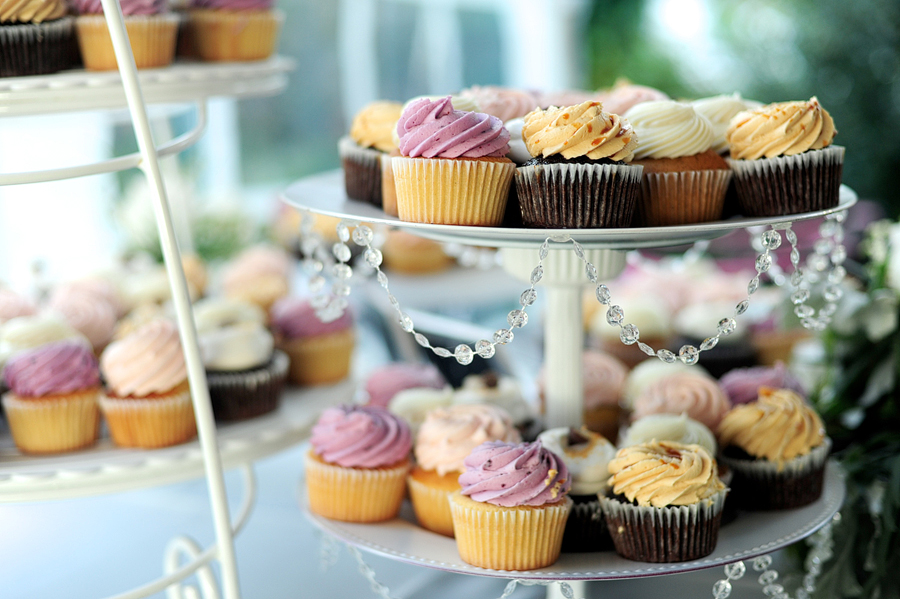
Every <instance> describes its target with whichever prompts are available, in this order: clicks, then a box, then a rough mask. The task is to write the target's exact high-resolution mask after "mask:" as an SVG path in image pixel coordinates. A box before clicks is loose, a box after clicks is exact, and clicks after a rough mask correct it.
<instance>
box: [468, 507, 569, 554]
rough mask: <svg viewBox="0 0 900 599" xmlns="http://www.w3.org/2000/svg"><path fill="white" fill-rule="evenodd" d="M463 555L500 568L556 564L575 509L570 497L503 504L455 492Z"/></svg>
mask: <svg viewBox="0 0 900 599" xmlns="http://www.w3.org/2000/svg"><path fill="white" fill-rule="evenodd" d="M450 508H451V510H452V512H453V529H454V532H455V533H456V547H457V549H458V550H459V556H460V557H461V558H462V559H463V561H465V562H466V563H467V564H471V565H473V566H478V567H480V568H491V569H494V570H536V569H538V568H544V567H546V566H549V565H551V564H553V563H554V562H555V561H556V560H557V559H558V558H559V553H560V549H561V547H562V539H563V531H564V530H565V528H566V520H567V519H568V517H569V512H570V511H571V509H572V500H571V499H570V498H569V497H565V498H563V500H562V501H558V502H556V503H549V504H545V505H542V506H535V507H532V506H520V507H499V506H496V505H492V504H490V503H481V502H478V501H475V500H473V499H471V498H469V497H466V496H464V495H462V494H460V493H454V494H453V495H451V496H450Z"/></svg>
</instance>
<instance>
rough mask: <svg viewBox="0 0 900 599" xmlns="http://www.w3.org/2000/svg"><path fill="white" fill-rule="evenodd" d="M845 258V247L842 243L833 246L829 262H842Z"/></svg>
mask: <svg viewBox="0 0 900 599" xmlns="http://www.w3.org/2000/svg"><path fill="white" fill-rule="evenodd" d="M846 259H847V248H845V247H844V246H842V245H839V246H837V247H836V248H834V251H833V252H831V262H832V263H834V264H843V263H844V261H845V260H846Z"/></svg>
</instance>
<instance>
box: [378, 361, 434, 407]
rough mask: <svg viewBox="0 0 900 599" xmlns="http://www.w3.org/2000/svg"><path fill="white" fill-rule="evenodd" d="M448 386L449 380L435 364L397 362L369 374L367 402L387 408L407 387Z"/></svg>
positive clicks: (432, 387) (429, 387)
mask: <svg viewBox="0 0 900 599" xmlns="http://www.w3.org/2000/svg"><path fill="white" fill-rule="evenodd" d="M446 386H447V381H446V380H445V379H444V376H443V375H442V374H441V371H440V370H438V369H437V367H436V366H434V365H433V364H429V363H415V364H414V363H411V362H396V363H394V364H387V365H386V366H382V367H381V368H378V369H377V370H374V371H373V372H372V373H370V374H369V377H368V378H367V379H366V384H365V390H366V396H367V402H366V403H367V405H370V406H378V407H379V408H387V407H388V405H389V404H390V403H391V400H392V399H393V398H394V396H395V395H397V394H398V393H400V392H401V391H404V390H406V389H419V388H422V387H426V388H428V389H443V388H444V387H446Z"/></svg>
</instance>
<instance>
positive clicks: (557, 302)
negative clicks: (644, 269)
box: [503, 244, 625, 428]
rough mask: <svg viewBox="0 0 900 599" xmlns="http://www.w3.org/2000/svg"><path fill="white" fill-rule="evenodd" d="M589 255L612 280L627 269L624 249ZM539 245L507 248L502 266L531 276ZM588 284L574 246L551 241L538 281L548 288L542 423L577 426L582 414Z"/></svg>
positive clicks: (587, 252) (600, 274) (589, 252)
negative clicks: (584, 313) (584, 292)
mask: <svg viewBox="0 0 900 599" xmlns="http://www.w3.org/2000/svg"><path fill="white" fill-rule="evenodd" d="M584 254H585V259H587V260H588V261H589V262H591V263H592V264H593V265H594V266H596V267H597V274H598V277H599V278H600V279H611V278H613V277H615V276H616V275H618V274H619V273H620V272H622V270H623V269H624V268H625V252H623V251H619V250H605V249H600V250H585V252H584ZM538 259H539V254H538V250H537V249H527V250H526V249H513V248H504V249H503V265H504V268H505V269H506V270H507V271H508V272H509V273H510V274H512V275H513V276H515V277H517V278H520V279H522V280H523V281H529V279H530V276H531V271H532V270H533V269H534V267H535V266H537V263H538ZM587 283H588V279H587V275H586V274H585V270H584V263H583V262H582V261H581V259H580V258H578V256H576V255H575V252H574V251H573V250H572V247H571V245H569V244H564V245H562V244H561V245H560V246H559V247H558V249H553V248H552V246H551V250H550V253H549V254H548V256H547V258H546V259H545V260H544V277H543V279H542V280H541V283H540V286H543V288H544V289H545V290H546V291H547V304H546V307H545V310H546V313H545V314H544V426H545V427H546V428H555V427H560V426H574V427H579V426H581V425H582V423H583V414H584V380H583V378H582V376H583V372H582V359H581V354H582V352H583V351H584V323H583V320H582V290H583V288H584V285H586V284H587Z"/></svg>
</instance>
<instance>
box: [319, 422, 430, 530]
mask: <svg viewBox="0 0 900 599" xmlns="http://www.w3.org/2000/svg"><path fill="white" fill-rule="evenodd" d="M310 445H311V446H312V447H311V448H310V450H309V452H307V454H306V457H305V460H304V463H305V467H306V490H307V493H308V497H309V509H310V511H312V512H313V513H316V514H319V515H320V516H325V517H326V518H331V519H333V520H343V521H345V522H381V521H383V520H390V519H391V518H393V517H394V516H396V515H397V512H398V511H399V510H400V503H401V502H402V501H403V495H404V492H405V486H406V474H407V472H408V471H409V468H410V460H409V452H410V449H412V436H411V435H410V432H409V427H408V426H407V425H406V423H405V422H404V421H403V420H402V419H400V418H398V417H397V416H394V415H393V414H391V413H389V412H388V411H387V410H385V409H382V408H376V407H374V406H346V405H345V406H340V407H337V408H329V409H327V410H325V411H324V412H322V416H321V417H320V418H319V421H318V422H317V423H316V425H315V426H314V427H313V430H312V438H311V439H310Z"/></svg>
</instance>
